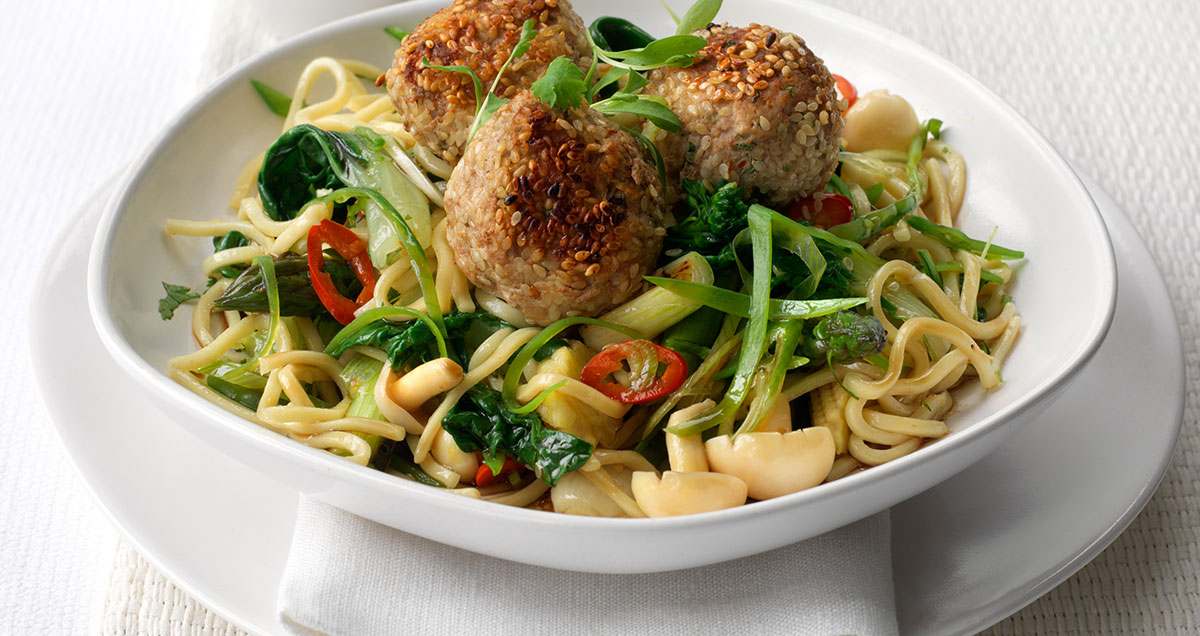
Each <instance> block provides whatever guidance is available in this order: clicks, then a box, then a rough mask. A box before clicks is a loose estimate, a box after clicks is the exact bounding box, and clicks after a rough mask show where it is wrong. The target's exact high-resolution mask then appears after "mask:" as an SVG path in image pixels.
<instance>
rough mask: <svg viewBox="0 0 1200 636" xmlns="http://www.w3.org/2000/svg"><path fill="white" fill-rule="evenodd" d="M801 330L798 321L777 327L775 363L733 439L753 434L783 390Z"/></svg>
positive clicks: (801, 323)
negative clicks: (761, 390) (765, 385)
mask: <svg viewBox="0 0 1200 636" xmlns="http://www.w3.org/2000/svg"><path fill="white" fill-rule="evenodd" d="M803 328H804V323H803V322H801V321H798V320H797V321H788V322H787V323H784V324H783V325H781V326H780V327H778V330H779V333H778V334H777V337H776V338H775V339H774V340H775V361H774V363H773V364H772V366H771V375H770V378H769V380H768V382H767V388H766V390H765V391H763V392H762V394H760V395H756V396H754V402H753V403H752V404H751V405H750V411H749V413H747V414H746V419H745V420H743V421H742V425H741V426H740V427H738V430H737V433H734V436H735V437H736V436H737V435H740V434H742V433H753V432H754V430H755V429H757V428H758V425H759V424H761V423H762V421H763V419H764V418H766V416H767V413H769V412H770V410H771V407H772V406H774V404H775V400H776V399H777V398H778V397H779V393H780V391H782V390H783V379H784V377H785V376H787V372H788V369H790V368H791V363H792V355H793V354H794V353H795V352H796V345H798V344H800V334H801V332H802V331H803Z"/></svg>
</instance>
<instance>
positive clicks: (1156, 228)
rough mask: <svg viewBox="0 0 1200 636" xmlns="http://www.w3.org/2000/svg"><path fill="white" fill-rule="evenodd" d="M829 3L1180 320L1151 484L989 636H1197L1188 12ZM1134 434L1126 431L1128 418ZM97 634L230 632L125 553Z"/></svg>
mask: <svg viewBox="0 0 1200 636" xmlns="http://www.w3.org/2000/svg"><path fill="white" fill-rule="evenodd" d="M583 2H584V0H579V3H583ZM828 4H830V5H831V6H835V7H837V8H839V9H842V10H844V11H848V12H850V13H853V14H856V15H860V16H862V17H864V18H866V19H868V20H871V21H873V22H876V23H879V24H882V25H885V26H887V27H888V28H890V29H893V30H895V31H897V32H898V33H900V34H902V35H904V36H906V37H908V38H911V39H913V40H915V41H917V42H919V43H921V44H923V45H925V46H926V47H928V48H930V49H932V50H934V51H935V52H937V53H939V54H941V55H942V56H944V57H946V58H947V59H949V60H950V61H951V62H953V63H955V64H957V65H958V66H960V67H962V68H964V69H965V70H967V71H968V72H969V73H971V74H972V75H974V76H975V77H977V78H978V79H979V80H980V81H982V82H983V83H984V84H985V85H987V86H988V87H990V88H991V89H992V90H993V91H995V92H996V93H998V94H999V95H1000V96H1001V97H1002V98H1003V99H1005V100H1006V101H1008V102H1009V103H1010V104H1011V105H1013V106H1014V107H1015V108H1016V110H1017V111H1019V112H1021V113H1022V114H1024V115H1025V116H1026V117H1027V118H1028V119H1029V120H1030V121H1031V122H1032V124H1033V125H1034V127H1035V128H1037V129H1038V130H1040V131H1041V132H1042V133H1043V134H1044V135H1045V136H1046V137H1047V138H1048V139H1049V140H1050V142H1051V143H1052V144H1053V145H1054V146H1055V147H1056V148H1057V149H1058V150H1059V151H1060V152H1061V153H1062V154H1063V155H1064V156H1065V157H1066V158H1067V159H1068V160H1070V161H1071V162H1072V163H1073V164H1074V165H1075V166H1077V167H1078V168H1079V169H1080V170H1082V171H1084V172H1086V173H1088V174H1089V175H1091V176H1093V177H1094V178H1095V179H1096V180H1097V181H1098V182H1100V183H1101V184H1103V186H1104V187H1105V189H1106V190H1107V191H1108V192H1109V193H1110V194H1112V196H1113V197H1114V198H1115V199H1116V200H1117V202H1118V203H1120V204H1121V206H1122V207H1123V209H1124V210H1125V211H1126V212H1127V213H1128V214H1129V216H1130V217H1131V218H1132V220H1133V222H1134V225H1135V226H1136V227H1137V228H1138V230H1139V232H1140V233H1141V235H1142V237H1143V239H1144V240H1145V241H1146V242H1147V243H1148V244H1149V245H1150V247H1151V250H1152V251H1153V252H1154V253H1155V255H1156V258H1157V260H1158V264H1159V267H1160V269H1161V270H1162V272H1163V275H1164V277H1165V278H1166V281H1167V285H1168V287H1169V288H1170V290H1171V293H1172V296H1173V299H1174V302H1175V307H1176V311H1177V314H1178V317H1179V320H1180V324H1181V328H1182V332H1183V338H1184V342H1185V346H1186V348H1187V350H1186V361H1187V365H1188V372H1189V383H1188V406H1187V409H1186V414H1185V421H1184V432H1183V437H1182V440H1181V442H1180V445H1179V448H1178V450H1177V452H1176V455H1175V458H1174V460H1173V462H1172V464H1171V467H1170V469H1169V471H1168V473H1167V475H1166V478H1165V480H1164V482H1163V484H1162V486H1161V487H1160V488H1159V490H1158V492H1157V493H1156V494H1155V496H1154V497H1153V499H1152V500H1151V501H1150V503H1149V505H1148V506H1147V508H1146V509H1145V510H1144V511H1143V512H1142V514H1141V515H1140V516H1139V517H1138V519H1137V520H1136V521H1135V522H1134V523H1133V525H1132V526H1131V527H1130V528H1129V529H1128V530H1127V531H1126V532H1125V533H1124V534H1123V535H1121V537H1119V538H1118V539H1117V540H1116V542H1114V543H1113V545H1112V546H1110V547H1109V548H1108V549H1107V550H1105V551H1104V552H1103V553H1102V554H1101V555H1100V556H1099V557H1098V558H1097V559H1096V560H1095V561H1093V562H1092V563H1091V564H1089V565H1087V566H1086V567H1084V568H1083V569H1082V570H1081V571H1080V572H1078V573H1077V574H1075V575H1074V576H1072V577H1071V578H1070V579H1069V580H1067V581H1066V582H1065V583H1063V584H1062V585H1060V586H1058V587H1057V588H1056V589H1055V590H1053V591H1052V592H1050V593H1049V594H1047V595H1046V596H1044V597H1042V598H1040V599H1038V600H1037V601H1035V602H1034V603H1033V604H1031V605H1030V606H1028V607H1026V608H1025V609H1023V610H1022V611H1020V612H1019V613H1017V614H1016V615H1014V616H1012V617H1010V618H1008V619H1006V620H1005V621H1002V622H1001V623H1000V624H998V625H996V626H995V627H993V628H992V629H990V630H989V631H988V632H987V633H990V634H1074V633H1085V634H1093V633H1134V634H1138V633H1150V632H1153V633H1196V632H1198V631H1200V530H1198V528H1200V430H1198V426H1200V391H1198V390H1197V381H1198V379H1200V258H1198V257H1197V253H1198V251H1200V211H1198V204H1200V200H1198V199H1200V183H1198V181H1200V151H1198V149H1197V148H1198V146H1200V117H1198V113H1197V103H1198V102H1200V89H1198V87H1197V86H1198V85H1197V81H1196V80H1197V78H1198V77H1200V64H1198V63H1197V48H1196V47H1197V44H1196V43H1197V42H1200V5H1196V4H1194V3H1192V2H1189V1H1187V0H1174V1H1171V2H1159V3H1153V4H1152V5H1151V4H1149V3H1142V2H1134V1H1132V0H1103V1H1101V0H1094V1H1082V2H1070V3H1068V2H1043V1H1038V0H1018V1H1012V2H1004V3H995V2H984V1H982V0H972V1H956V0H920V1H910V2H904V3H896V2H886V1H885V0H839V1H838V2H828ZM218 5H219V6H218V11H217V12H216V13H215V15H214V24H215V25H221V26H222V28H221V32H222V33H224V34H225V35H224V36H223V37H226V36H228V35H229V34H230V33H233V32H237V30H238V29H239V28H243V29H248V30H246V31H242V32H243V33H246V34H247V36H248V37H247V39H244V40H241V42H242V44H241V45H239V46H238V47H237V48H235V49H231V48H228V47H226V48H223V49H221V50H220V51H219V52H216V51H214V49H213V48H212V47H211V46H210V47H209V49H208V50H209V51H210V57H209V58H208V59H207V60H206V63H205V64H204V65H203V66H202V67H201V70H200V75H201V77H203V78H205V79H209V78H211V77H213V76H214V74H215V71H218V70H223V68H224V67H225V66H226V65H228V64H230V63H232V62H234V61H236V60H237V59H239V58H240V57H242V56H244V55H246V54H249V53H251V52H254V51H255V50H258V49H259V48H261V46H263V45H265V44H266V41H267V40H265V39H256V38H260V36H257V35H253V33H254V31H253V25H251V24H247V23H245V22H234V23H232V26H230V25H231V23H230V22H229V21H230V20H231V19H234V20H237V19H240V18H236V17H235V16H236V12H230V11H228V6H226V5H224V4H222V3H221V2H218ZM765 21H767V20H765ZM231 29H232V31H231ZM214 32H216V31H214ZM1122 284H1133V285H1136V284H1137V281H1122ZM1147 397H1148V399H1152V396H1147ZM1130 425H1131V428H1132V429H1134V430H1136V422H1131V423H1130ZM1014 557H1019V555H1014ZM103 627H104V629H103V633H104V634H106V636H107V635H117V634H123V635H133V634H139V635H140V634H154V635H158V634H196V635H207V634H237V633H239V632H238V631H237V630H236V629H235V628H233V627H231V626H229V625H228V624H226V623H225V622H224V621H222V620H221V619H219V618H218V617H216V616H215V615H214V614H212V613H211V612H209V611H208V610H206V609H205V608H203V607H201V606H199V605H198V604H196V603H195V601H192V600H191V599H189V598H187V597H186V595H184V594H182V593H181V592H179V591H178V590H177V589H176V588H175V587H174V586H173V585H172V584H171V583H170V582H169V581H168V580H166V579H165V578H164V577H163V576H162V575H160V574H158V573H157V572H155V571H154V570H153V568H151V567H150V566H148V565H147V564H146V563H145V562H144V561H143V560H142V559H141V558H140V557H138V556H137V555H136V554H135V553H133V552H132V550H130V549H129V548H128V547H126V546H121V547H119V548H118V553H117V558H116V559H115V569H114V571H113V574H112V579H111V586H110V591H109V598H108V603H107V606H106V610H105V617H104V621H103Z"/></svg>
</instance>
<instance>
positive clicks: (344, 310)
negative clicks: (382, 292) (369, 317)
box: [308, 220, 375, 325]
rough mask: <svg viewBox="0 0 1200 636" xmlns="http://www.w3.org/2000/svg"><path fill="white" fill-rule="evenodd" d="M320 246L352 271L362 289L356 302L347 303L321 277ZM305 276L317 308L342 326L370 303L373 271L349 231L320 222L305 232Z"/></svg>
mask: <svg viewBox="0 0 1200 636" xmlns="http://www.w3.org/2000/svg"><path fill="white" fill-rule="evenodd" d="M322 244H328V245H329V246H330V247H332V248H333V249H334V251H336V252H337V253H338V254H340V255H341V256H342V258H344V259H346V262H347V263H350V267H352V268H353V269H354V275H355V276H356V277H357V278H358V282H360V283H362V288H363V289H362V293H360V294H359V295H358V299H356V300H350V299H349V298H346V297H345V296H343V295H342V293H341V292H339V291H338V290H337V287H335V286H334V284H333V279H332V278H330V277H329V274H326V273H325V254H324V253H323V252H322V251H321V245H322ZM308 275H309V278H310V279H312V286H313V289H315V290H316V291H317V298H320V299H321V304H322V305H325V308H326V309H328V310H329V313H330V314H332V315H333V317H334V319H335V320H337V321H338V322H340V323H342V324H343V325H346V324H350V321H352V320H354V312H355V311H356V310H358V308H359V307H362V306H363V305H364V304H365V303H366V302H367V301H368V300H371V296H373V295H374V293H375V269H374V268H373V267H371V258H370V257H369V256H368V255H367V244H366V242H364V241H363V240H362V239H360V238H358V235H357V234H355V233H354V231H353V230H351V229H350V228H348V227H346V226H344V225H340V224H338V223H334V222H333V221H329V220H325V221H321V223H320V225H314V226H312V228H311V229H309V230H308Z"/></svg>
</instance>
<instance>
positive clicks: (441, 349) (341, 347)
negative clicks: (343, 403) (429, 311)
mask: <svg viewBox="0 0 1200 636" xmlns="http://www.w3.org/2000/svg"><path fill="white" fill-rule="evenodd" d="M381 309H383V310H385V311H391V313H392V314H396V313H399V312H397V311H395V310H396V309H403V308H397V307H386V308H381ZM373 311H378V310H373ZM410 311H411V310H410ZM367 313H370V312H367ZM414 313H419V312H414ZM364 316H366V314H364ZM360 318H361V317H360ZM476 321H479V322H482V323H484V324H486V325H488V326H489V327H491V328H492V329H498V328H500V327H502V326H504V323H503V322H502V321H501V320H500V319H499V318H496V317H494V316H492V315H491V314H488V313H485V312H475V313H462V312H454V313H450V314H446V316H445V325H446V335H445V336H444V338H445V340H442V338H441V337H440V336H441V333H440V332H439V331H437V330H436V329H435V328H434V326H433V325H432V324H431V323H432V321H431V320H415V321H413V322H392V321H390V320H384V319H383V318H382V317H381V314H378V313H377V314H374V315H372V316H369V317H368V320H367V321H366V323H365V324H358V325H356V324H354V323H357V322H359V321H358V320H355V321H354V322H352V323H350V324H349V325H346V328H345V329H343V330H342V331H341V332H340V333H339V334H338V335H337V337H335V338H334V339H333V341H331V342H330V343H329V345H328V346H327V347H326V349H325V352H326V353H328V354H329V355H331V356H340V355H342V353H344V352H345V351H346V350H347V349H349V348H350V347H353V346H355V345H365V346H368V347H375V348H376V349H380V350H382V351H384V352H385V353H387V357H388V361H389V362H390V363H391V366H392V368H393V369H399V368H401V367H403V366H404V365H405V364H409V363H421V362H428V361H430V360H432V359H434V358H437V357H449V358H451V359H453V360H454V361H455V362H457V363H458V364H459V365H461V366H463V367H465V366H466V364H467V357H468V356H467V352H466V346H465V345H464V344H463V336H464V335H465V334H466V333H467V331H468V330H469V329H470V328H471V326H472V324H473V323H474V322H476ZM430 345H438V346H437V347H431V346H430Z"/></svg>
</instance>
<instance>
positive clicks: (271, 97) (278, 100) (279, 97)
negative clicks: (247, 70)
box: [250, 79, 292, 117]
mask: <svg viewBox="0 0 1200 636" xmlns="http://www.w3.org/2000/svg"><path fill="white" fill-rule="evenodd" d="M250 85H251V86H253V87H254V90H255V92H257V93H258V96H259V97H261V98H262V100H263V103H265V104H266V105H267V108H270V109H271V112H272V113H275V114H276V115H279V116H280V117H287V114H288V110H290V109H291V108H292V98H291V97H288V96H287V95H284V94H283V93H281V92H279V91H277V90H275V89H273V88H271V87H270V86H267V85H266V84H263V83H262V82H260V81H258V80H256V79H251V80H250Z"/></svg>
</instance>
